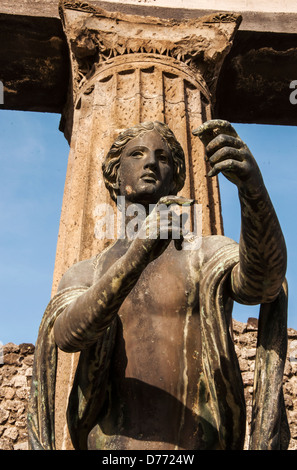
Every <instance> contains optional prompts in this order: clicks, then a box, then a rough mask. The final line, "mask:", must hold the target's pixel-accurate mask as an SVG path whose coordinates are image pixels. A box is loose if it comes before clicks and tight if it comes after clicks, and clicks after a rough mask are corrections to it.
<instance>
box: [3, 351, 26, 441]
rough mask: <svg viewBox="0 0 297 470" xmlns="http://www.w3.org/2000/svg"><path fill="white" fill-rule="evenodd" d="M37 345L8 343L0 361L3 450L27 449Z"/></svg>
mask: <svg viewBox="0 0 297 470" xmlns="http://www.w3.org/2000/svg"><path fill="white" fill-rule="evenodd" d="M33 355H34V346H33V344H26V343H24V344H20V345H19V346H17V345H15V344H13V343H8V344H6V345H5V346H4V347H3V356H2V355H1V357H2V358H3V360H2V361H1V362H3V364H1V365H0V450H26V449H27V448H28V444H27V415H26V411H27V401H28V396H29V391H30V384H31V377H32V365H33Z"/></svg>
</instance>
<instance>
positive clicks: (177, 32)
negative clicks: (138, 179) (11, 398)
mask: <svg viewBox="0 0 297 470" xmlns="http://www.w3.org/2000/svg"><path fill="white" fill-rule="evenodd" d="M60 12H61V19H62V22H63V27H64V31H65V34H66V38H67V41H68V45H69V52H70V62H71V83H70V84H69V94H68V102H67V105H66V107H65V111H64V114H63V117H62V128H63V130H64V133H65V136H66V138H67V139H68V141H69V144H70V155H69V163H68V170H67V177H66V184H65V192H64V201H63V208H62V214H61V222H60V230H59V237H58V245H57V255H56V265H55V273H54V283H53V293H54V292H55V290H56V287H57V284H58V282H59V280H60V279H61V277H62V275H63V273H64V272H65V271H66V270H67V269H68V267H70V266H71V265H73V264H74V263H75V262H77V261H80V260H82V259H87V258H90V257H91V256H93V255H94V254H96V253H98V252H99V251H101V250H102V249H103V248H105V246H107V245H108V244H109V243H110V241H111V240H108V239H99V238H98V237H96V222H97V218H98V212H97V211H96V208H97V207H98V205H99V204H102V203H108V204H111V199H110V196H109V193H108V191H107V190H106V188H105V185H104V181H103V177H102V172H101V165H102V162H103V160H104V157H105V155H106V153H107V152H108V150H109V148H110V146H111V144H112V143H113V141H114V139H115V137H116V136H117V135H118V133H119V132H120V131H122V130H124V129H126V128H127V127H131V126H133V125H135V124H138V123H139V122H143V121H154V120H159V121H162V122H165V123H167V124H168V125H169V127H170V128H171V129H172V130H173V132H174V133H175V135H176V137H177V139H178V140H179V142H180V143H181V145H182V147H183V149H184V151H185V156H186V171H187V177H186V183H185V186H184V188H183V190H182V191H181V194H182V195H183V196H186V197H191V198H194V199H195V200H196V202H198V203H200V204H202V217H203V234H204V235H210V234H221V233H222V232H223V227H222V219H221V208H220V197H219V190H218V182H217V178H216V177H215V178H212V179H210V178H207V177H206V175H207V173H208V171H209V168H208V164H207V163H206V161H205V159H204V149H203V146H202V144H201V142H200V140H199V139H198V138H197V137H196V138H195V137H193V135H192V132H191V131H192V130H193V129H195V128H196V127H198V126H199V125H200V124H201V123H202V122H204V121H206V120H208V119H210V118H211V115H212V114H211V113H212V112H211V109H212V100H213V96H214V92H215V86H216V82H217V79H218V75H219V71H220V68H221V65H222V63H223V60H224V58H225V56H226V55H227V53H228V51H229V49H230V47H231V44H232V39H233V36H234V34H235V32H236V30H237V28H238V25H239V22H240V18H239V17H238V15H234V14H214V15H212V16H209V17H203V18H199V19H195V20H188V21H182V22H178V21H174V20H161V19H159V18H152V17H138V16H131V15H123V14H120V13H108V12H106V11H103V10H101V9H99V8H95V7H93V6H89V5H87V4H86V3H84V2H69V1H64V2H62V3H61V7H60ZM70 356H71V355H68V358H67V359H66V358H65V357H63V356H61V355H60V359H59V360H60V362H61V364H60V371H61V370H62V369H63V368H64V372H60V375H59V377H58V389H59V390H60V392H58V395H59V400H60V401H59V413H61V409H62V408H63V407H65V406H66V402H65V400H64V399H65V397H66V396H67V395H66V394H65V384H67V383H68V382H69V379H67V378H66V376H67V374H69V371H70V375H71V373H72V372H71V371H73V368H74V364H75V360H74V359H73V357H72V358H71V359H70ZM61 357H62V359H61ZM67 361H68V362H67ZM69 361H70V362H69ZM71 361H72V362H71ZM66 371H67V373H66ZM65 374H66V375H65ZM59 381H60V385H59ZM66 388H67V387H66ZM61 390H64V393H63V391H61ZM61 400H62V401H63V400H64V404H62V401H61ZM62 415H63V410H62ZM60 420H62V421H63V418H62V417H61V418H59V420H58V421H60ZM58 427H59V429H60V431H59V430H58V431H57V434H58V436H57V437H58V441H59V442H58V447H59V446H60V447H63V446H64V448H65V447H66V448H68V447H69V441H67V439H66V438H65V436H66V434H67V433H66V434H65V432H64V431H63V429H64V430H65V426H64V425H63V426H62V424H58ZM59 432H60V435H59ZM63 433H64V434H63ZM66 441H67V442H68V443H67V442H66ZM63 442H64V444H63ZM65 443H66V444H65Z"/></svg>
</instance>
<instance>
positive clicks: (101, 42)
mask: <svg viewBox="0 0 297 470" xmlns="http://www.w3.org/2000/svg"><path fill="white" fill-rule="evenodd" d="M60 15H61V19H62V22H63V26H64V31H65V34H66V37H67V40H68V44H69V48H70V54H71V64H72V75H73V83H72V86H73V92H74V94H75V95H77V93H78V92H79V90H80V88H81V87H82V86H83V85H84V83H85V82H86V81H88V80H89V79H90V78H92V77H93V76H94V75H95V74H96V72H97V71H98V69H100V67H101V66H102V65H103V64H105V63H106V62H107V61H110V60H111V59H113V58H115V57H118V56H127V60H133V58H131V55H133V54H139V53H142V54H144V55H146V54H157V55H160V56H167V57H171V58H172V59H174V60H177V61H179V62H180V63H181V64H186V65H187V66H188V67H189V68H190V69H191V70H192V71H193V72H194V73H197V74H199V75H201V74H202V76H203V78H204V80H205V82H206V84H207V86H208V88H209V91H210V93H211V94H212V95H213V94H214V91H215V87H216V83H217V79H218V75H219V72H220V68H221V66H222V63H223V60H224V58H225V56H226V55H227V53H228V52H229V49H230V47H231V45H232V40H233V37H234V34H235V33H236V31H237V29H238V27H239V24H240V22H241V17H240V15H237V14H234V13H216V14H213V15H210V16H205V17H202V18H197V19H189V20H183V21H176V20H173V19H172V20H165V19H160V18H154V17H150V16H147V17H144V16H136V15H126V14H122V13H119V12H116V13H111V12H107V11H105V10H103V9H101V8H98V7H94V6H91V5H89V4H87V3H85V2H77V1H66V0H64V1H61V2H60Z"/></svg>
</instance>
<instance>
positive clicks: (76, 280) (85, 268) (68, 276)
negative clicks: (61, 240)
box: [58, 256, 96, 291]
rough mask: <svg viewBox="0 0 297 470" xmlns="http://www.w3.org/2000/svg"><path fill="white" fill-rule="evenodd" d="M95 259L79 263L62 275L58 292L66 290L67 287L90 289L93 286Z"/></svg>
mask: <svg viewBox="0 0 297 470" xmlns="http://www.w3.org/2000/svg"><path fill="white" fill-rule="evenodd" d="M95 260H96V257H95V256H94V257H93V258H90V259H87V260H84V261H79V262H78V263H76V264H74V265H73V266H71V267H70V268H69V269H68V270H67V271H66V273H65V274H64V275H63V277H62V279H61V281H60V283H59V286H58V291H61V290H62V289H66V288H67V287H75V286H86V287H90V286H91V285H92V284H93V278H94V264H95Z"/></svg>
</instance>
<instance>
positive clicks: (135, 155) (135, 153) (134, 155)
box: [130, 150, 143, 158]
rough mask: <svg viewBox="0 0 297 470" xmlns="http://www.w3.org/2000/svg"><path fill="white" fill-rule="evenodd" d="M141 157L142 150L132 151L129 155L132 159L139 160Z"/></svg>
mask: <svg viewBox="0 0 297 470" xmlns="http://www.w3.org/2000/svg"><path fill="white" fill-rule="evenodd" d="M142 156H143V151H142V150H134V151H133V152H131V153H130V157H133V158H139V157H142Z"/></svg>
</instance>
